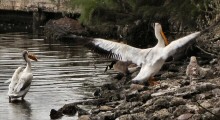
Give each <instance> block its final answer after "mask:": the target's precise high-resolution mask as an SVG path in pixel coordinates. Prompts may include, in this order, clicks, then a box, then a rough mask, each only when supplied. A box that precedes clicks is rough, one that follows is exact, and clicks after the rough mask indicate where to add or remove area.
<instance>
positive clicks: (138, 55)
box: [87, 23, 200, 83]
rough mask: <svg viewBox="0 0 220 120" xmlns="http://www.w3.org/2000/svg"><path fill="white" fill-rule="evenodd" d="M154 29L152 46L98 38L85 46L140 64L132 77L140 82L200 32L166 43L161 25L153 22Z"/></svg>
mask: <svg viewBox="0 0 220 120" xmlns="http://www.w3.org/2000/svg"><path fill="white" fill-rule="evenodd" d="M154 29H155V36H156V38H157V39H158V43H157V45H156V46H154V47H152V48H148V49H139V48H135V47H132V46H129V45H126V44H121V43H117V42H113V41H108V40H105V39H100V38H95V39H93V40H92V41H91V42H90V43H89V44H87V47H89V48H90V49H94V51H95V52H97V53H99V54H101V55H107V57H109V58H113V59H117V60H121V61H125V62H132V63H135V64H137V65H138V66H141V70H140V72H139V73H138V75H137V76H136V77H135V78H133V79H132V81H133V82H134V83H137V82H138V83H140V82H141V83H142V82H144V80H148V79H149V78H150V77H153V76H154V75H155V74H156V73H157V72H158V71H159V70H160V69H161V67H162V65H163V64H164V62H165V60H166V59H167V58H168V57H169V56H172V55H173V54H174V53H175V52H176V51H177V49H178V48H180V47H182V46H183V45H185V44H186V43H188V42H189V41H191V40H192V39H194V38H196V37H197V36H199V35H200V32H195V33H192V34H189V35H187V36H185V37H182V38H180V39H177V40H175V41H173V42H171V43H170V44H169V45H167V44H168V42H167V39H166V38H165V36H164V34H163V32H162V27H161V25H160V24H159V23H155V25H154ZM166 45H167V46H166Z"/></svg>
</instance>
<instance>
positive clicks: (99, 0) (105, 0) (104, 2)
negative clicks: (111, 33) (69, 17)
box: [70, 0, 117, 24]
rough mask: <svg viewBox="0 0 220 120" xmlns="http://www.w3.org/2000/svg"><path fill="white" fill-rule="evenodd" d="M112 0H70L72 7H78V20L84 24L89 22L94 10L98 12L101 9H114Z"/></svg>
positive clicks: (114, 5)
mask: <svg viewBox="0 0 220 120" xmlns="http://www.w3.org/2000/svg"><path fill="white" fill-rule="evenodd" d="M114 3H115V2H114V0H70V5H71V7H72V8H73V9H80V11H81V17H80V21H81V22H82V23H84V24H90V23H91V22H92V17H93V15H94V12H97V13H99V12H100V11H101V10H102V9H116V7H117V6H116V4H114Z"/></svg>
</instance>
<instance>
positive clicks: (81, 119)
mask: <svg viewBox="0 0 220 120" xmlns="http://www.w3.org/2000/svg"><path fill="white" fill-rule="evenodd" d="M78 120H91V119H90V115H82V116H80V117H79V118H78Z"/></svg>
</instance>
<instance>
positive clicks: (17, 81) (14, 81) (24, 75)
mask: <svg viewBox="0 0 220 120" xmlns="http://www.w3.org/2000/svg"><path fill="white" fill-rule="evenodd" d="M22 56H23V57H24V60H25V62H26V63H27V65H26V68H25V69H24V70H23V67H18V68H17V69H16V70H15V72H14V74H13V76H12V78H11V83H10V84H9V90H8V96H9V102H11V99H12V98H19V97H21V98H22V100H23V99H24V97H25V95H26V94H27V92H28V90H29V88H30V85H31V81H32V79H33V75H32V72H31V61H30V59H32V60H35V61H37V58H36V57H35V56H34V55H32V54H30V53H28V51H26V50H24V51H23V53H22ZM29 58H30V59H29Z"/></svg>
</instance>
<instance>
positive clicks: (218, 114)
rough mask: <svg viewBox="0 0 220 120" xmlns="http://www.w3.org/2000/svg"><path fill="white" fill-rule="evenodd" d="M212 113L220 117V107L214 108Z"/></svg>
mask: <svg viewBox="0 0 220 120" xmlns="http://www.w3.org/2000/svg"><path fill="white" fill-rule="evenodd" d="M212 113H213V114H215V115H216V116H218V117H220V107H218V108H213V110H212Z"/></svg>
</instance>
